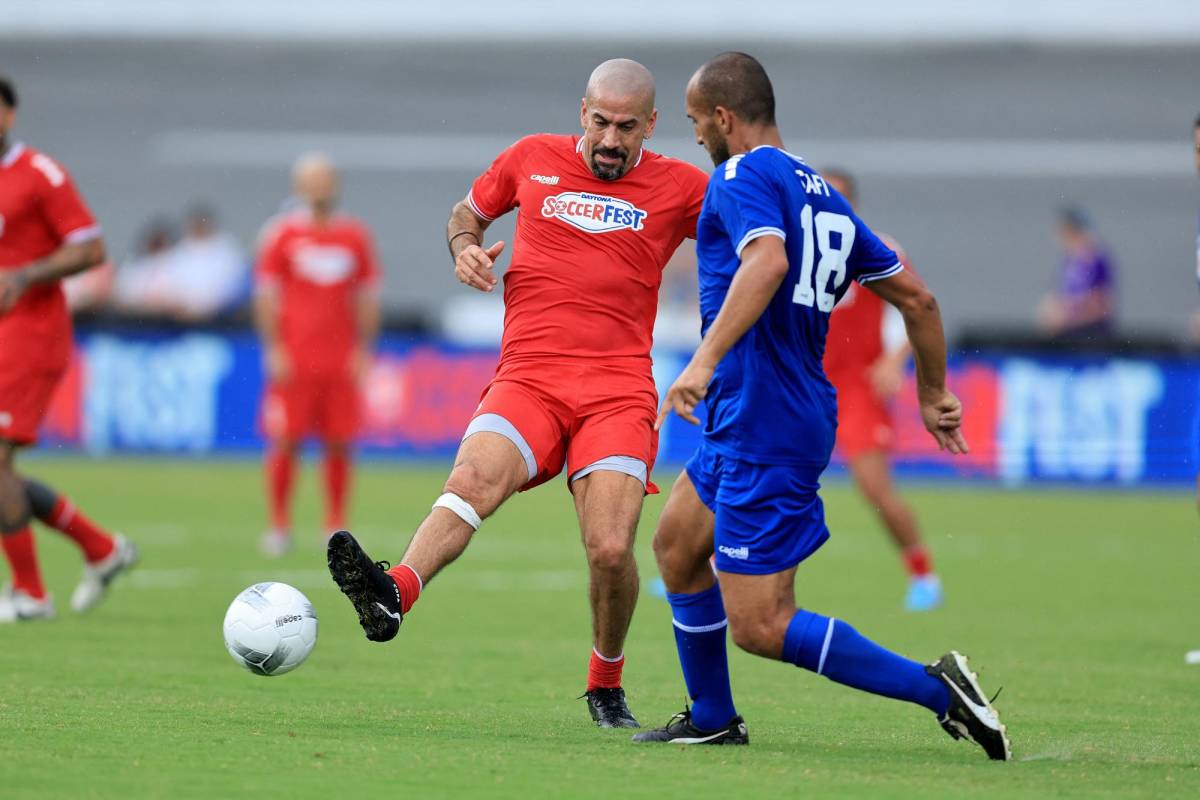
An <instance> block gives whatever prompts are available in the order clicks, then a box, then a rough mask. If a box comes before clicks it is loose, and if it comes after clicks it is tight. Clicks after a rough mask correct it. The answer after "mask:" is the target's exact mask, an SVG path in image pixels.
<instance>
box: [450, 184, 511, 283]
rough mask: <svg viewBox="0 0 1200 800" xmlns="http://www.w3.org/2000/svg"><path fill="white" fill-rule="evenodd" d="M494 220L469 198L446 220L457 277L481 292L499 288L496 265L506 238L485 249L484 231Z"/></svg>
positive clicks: (455, 207) (455, 208)
mask: <svg viewBox="0 0 1200 800" xmlns="http://www.w3.org/2000/svg"><path fill="white" fill-rule="evenodd" d="M490 224H491V221H490V220H486V219H484V218H483V217H481V216H479V215H478V214H476V213H475V211H474V210H473V209H472V208H471V204H470V203H469V202H468V201H467V200H466V199H465V198H464V199H463V200H461V201H460V202H459V203H458V204H457V205H455V206H454V208H453V210H451V212H450V221H449V222H448V223H446V245H447V247H449V248H450V255H451V257H452V258H453V259H454V277H456V278H458V281H459V283H465V284H466V285H467V286H470V287H471V288H473V289H478V290H479V291H481V292H490V291H492V290H493V289H495V288H496V275H495V273H494V271H493V268H494V264H495V262H496V259H497V258H499V257H500V253H501V251H502V250H504V242H496V243H495V244H493V245H492V246H491V247H489V248H487V249H484V247H483V232H484V231H486V230H487V228H488V225H490Z"/></svg>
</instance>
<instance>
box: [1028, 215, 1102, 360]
mask: <svg viewBox="0 0 1200 800" xmlns="http://www.w3.org/2000/svg"><path fill="white" fill-rule="evenodd" d="M1058 240H1059V243H1060V245H1061V246H1062V249H1063V262H1062V272H1061V278H1060V282H1059V288H1058V290H1057V291H1055V292H1052V293H1051V294H1048V295H1046V296H1045V297H1044V298H1042V302H1041V303H1040V304H1039V306H1038V326H1039V327H1040V328H1041V330H1042V332H1043V333H1045V334H1047V335H1049V336H1053V337H1056V338H1064V339H1066V338H1071V339H1078V338H1085V337H1088V336H1105V335H1107V334H1109V333H1111V332H1112V326H1113V312H1114V303H1113V294H1114V282H1115V275H1114V269H1113V264H1112V258H1111V256H1110V255H1109V254H1108V251H1107V250H1106V249H1105V248H1104V247H1103V245H1101V243H1100V242H1099V240H1098V239H1097V238H1096V237H1095V235H1094V234H1093V232H1092V225H1091V221H1090V220H1089V219H1088V216H1087V214H1086V213H1085V212H1084V211H1083V210H1082V209H1079V208H1072V207H1069V208H1064V209H1063V210H1062V211H1061V212H1059V216H1058Z"/></svg>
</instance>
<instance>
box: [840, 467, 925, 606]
mask: <svg viewBox="0 0 1200 800" xmlns="http://www.w3.org/2000/svg"><path fill="white" fill-rule="evenodd" d="M849 468H850V473H851V474H852V475H853V476H854V482H855V483H856V484H857V485H858V489H859V491H860V492H862V495H863V497H864V498H865V499H866V501H867V502H868V503H869V504H870V505H871V507H872V508H873V509H875V513H876V514H878V515H879V520H880V522H882V523H883V526H884V528H885V529H886V530H887V532H888V534H889V535H890V536H891V537H892V541H893V542H895V543H896V547H897V548H898V549H899V550H900V554H901V557H902V558H903V560H904V565H905V568H906V569H907V570H908V573H909V589H908V596H907V598H906V600H905V606H906V607H907V608H908V609H909V610H910V611H928V610H931V609H933V608H936V607H937V606H939V605H940V604H941V601H942V590H941V582H940V581H939V580H938V578H937V576H936V575H935V574H934V572H933V559H932V558H931V557H930V555H929V549H928V548H927V547H926V546H925V543H924V541H923V540H922V538H921V531H920V528H919V527H918V525H917V518H916V515H915V514H914V513H913V511H912V508H911V507H910V506H909V505H908V503H907V502H905V500H904V498H903V497H901V495H900V493H899V492H898V491H897V490H896V486H895V484H894V483H893V482H892V473H891V467H890V465H889V463H888V456H887V453H886V452H884V451H883V450H882V449H878V448H871V449H866V450H861V451H858V452H855V453H854V454H853V455H852V456H851V457H850V458H849Z"/></svg>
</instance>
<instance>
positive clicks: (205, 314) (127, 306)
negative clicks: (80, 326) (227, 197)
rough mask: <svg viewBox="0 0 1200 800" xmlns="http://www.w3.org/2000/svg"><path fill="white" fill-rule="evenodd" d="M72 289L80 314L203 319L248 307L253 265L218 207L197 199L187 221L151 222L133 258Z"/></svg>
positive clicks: (74, 281) (79, 280)
mask: <svg viewBox="0 0 1200 800" xmlns="http://www.w3.org/2000/svg"><path fill="white" fill-rule="evenodd" d="M64 288H65V290H66V293H67V301H68V303H69V304H70V306H71V308H72V310H75V311H86V312H93V313H102V314H107V315H115V316H127V317H136V318H142V319H145V318H152V319H160V320H167V321H173V322H177V323H184V324H191V323H203V322H211V321H216V320H222V319H228V318H232V317H237V316H239V315H241V314H242V313H243V312H244V311H245V310H246V309H247V307H248V305H249V301H250V296H251V288H252V279H251V266H250V259H249V258H248V256H247V254H246V252H245V251H244V250H243V249H242V247H241V246H240V245H239V244H238V242H237V240H236V239H235V238H234V237H233V236H231V235H230V234H228V233H226V232H225V231H223V230H221V228H220V225H219V222H218V219H217V215H216V212H215V211H214V209H213V208H212V207H211V206H210V205H208V204H206V203H195V204H193V205H192V206H191V207H190V208H188V210H187V211H186V213H185V214H184V215H183V219H182V221H181V222H176V221H175V220H172V219H170V218H166V217H161V218H154V219H151V220H150V221H149V222H147V223H146V225H145V227H144V228H143V230H142V232H141V234H140V235H139V236H138V240H137V242H136V244H135V246H134V248H133V253H132V254H131V255H130V256H129V257H128V258H127V259H125V260H124V261H122V262H121V263H119V264H113V263H111V262H110V263H107V264H105V265H103V266H102V267H100V268H97V269H94V270H91V271H89V272H85V273H82V274H80V275H77V276H75V277H73V278H71V279H69V280H68V281H66V283H65V285H64Z"/></svg>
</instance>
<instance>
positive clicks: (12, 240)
mask: <svg viewBox="0 0 1200 800" xmlns="http://www.w3.org/2000/svg"><path fill="white" fill-rule="evenodd" d="M16 116H17V91H16V88H15V86H14V85H13V83H12V82H11V81H10V80H8V79H6V78H4V77H2V76H0V545H2V546H3V549H4V555H5V558H7V560H8V565H9V567H10V569H11V570H12V583H11V584H9V585H6V586H5V587H4V588H3V590H0V622H15V621H20V620H28V619H45V618H49V617H53V616H54V603H53V601H52V599H51V597H50V595H49V594H48V593H47V592H46V587H45V585H44V584H43V582H42V574H41V569H40V567H39V566H38V560H37V553H36V550H35V548H34V542H33V533H32V531H31V530H30V526H29V523H30V520H31V518H32V517H33V516H37V517H38V518H39V519H40V520H41V521H43V522H45V523H46V524H47V525H50V526H51V527H53V528H55V529H57V530H59V531H62V532H63V533H65V534H66V535H67V536H68V537H70V538H71V540H72V541H74V542H75V543H76V544H77V545H78V546H79V548H80V549H81V550H82V551H83V555H84V559H85V564H84V569H83V579H82V580H81V581H80V583H79V585H78V586H77V587H76V589H75V592H74V594H73V595H72V596H71V608H72V609H73V610H75V611H86V610H88V609H90V608H92V607H93V606H95V605H96V603H98V602H100V600H101V599H102V598H103V596H104V592H105V589H106V588H107V586H108V584H109V582H110V581H112V579H113V578H115V577H116V576H117V575H118V574H120V573H121V572H122V571H123V570H125V569H127V568H128V567H131V566H132V565H133V564H134V563H135V562H136V561H137V550H136V548H135V547H134V546H133V545H132V544H131V543H130V542H129V541H128V540H127V539H126V538H125V537H123V536H119V535H118V536H110V535H109V534H107V533H105V532H104V531H102V530H101V529H99V528H98V527H96V526H95V525H94V524H93V523H92V522H91V521H90V520H88V519H87V518H86V517H84V516H83V515H82V514H80V513H79V512H78V511H76V510H75V508H74V507H73V506H72V505H71V504H70V502H69V501H67V500H65V499H63V498H61V497H59V496H58V495H57V493H55V492H54V491H53V490H52V489H50V488H49V487H46V486H44V485H42V484H39V483H37V482H35V481H28V480H27V479H24V478H22V477H21V476H20V475H18V474H17V472H16V468H15V463H14V462H15V458H16V452H17V450H18V449H19V448H21V447H25V446H28V445H32V444H34V443H35V442H36V441H37V433H38V428H39V427H40V425H41V422H42V418H43V417H44V416H45V414H46V410H47V407H48V406H49V404H50V399H51V397H52V396H53V394H54V389H55V387H56V386H57V385H58V382H59V379H60V378H61V377H62V375H63V373H64V372H66V369H67V366H68V364H69V363H70V360H71V351H72V339H71V317H70V315H69V314H68V312H67V304H66V299H65V298H64V296H63V292H62V287H61V285H60V284H61V281H62V279H63V278H65V277H67V276H68V275H73V274H75V273H78V272H82V271H84V270H86V269H90V268H91V267H94V266H96V265H97V264H100V263H101V262H102V261H103V260H104V240H103V239H102V238H101V235H100V226H99V225H97V224H96V221H95V219H94V218H93V217H92V214H91V212H90V211H89V210H88V208H87V206H86V205H85V204H84V202H83V199H82V198H81V197H80V196H79V193H78V192H77V191H76V190H75V184H74V183H73V182H72V180H71V176H70V175H69V174H68V173H67V171H66V170H65V169H64V168H63V167H62V165H60V164H59V163H58V162H56V161H54V160H53V159H51V158H50V157H49V156H47V155H46V154H44V153H40V152H38V151H37V150H34V149H33V148H31V147H27V146H25V145H24V144H21V143H20V142H13V141H10V140H9V132H10V131H11V130H12V128H13V125H14V124H15V122H16Z"/></svg>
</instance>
